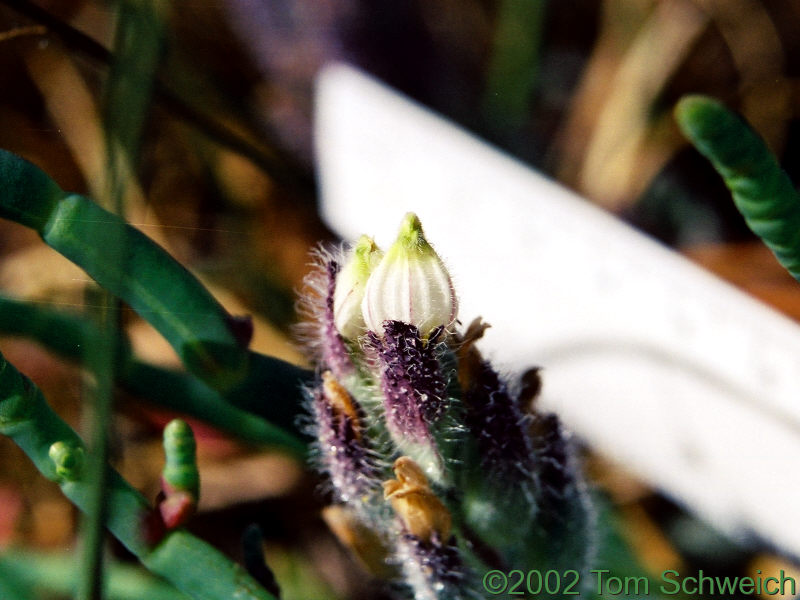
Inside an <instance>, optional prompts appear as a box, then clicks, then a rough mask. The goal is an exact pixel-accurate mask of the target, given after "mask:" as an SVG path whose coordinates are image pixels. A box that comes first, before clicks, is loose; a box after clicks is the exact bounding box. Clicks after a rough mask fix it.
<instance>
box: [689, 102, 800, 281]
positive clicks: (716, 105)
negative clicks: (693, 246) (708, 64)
mask: <svg viewBox="0 0 800 600" xmlns="http://www.w3.org/2000/svg"><path fill="white" fill-rule="evenodd" d="M675 116H676V119H677V121H678V125H679V126H680V128H681V131H683V133H684V135H685V136H686V137H687V138H689V140H690V141H691V142H692V144H693V145H694V146H695V148H697V150H698V151H699V152H700V153H701V154H702V155H703V156H705V157H706V158H708V160H710V161H711V164H712V165H714V168H715V169H716V170H717V172H718V173H719V174H720V175H721V176H722V178H723V179H724V180H725V185H727V186H728V189H729V190H730V191H731V194H732V195H733V201H734V203H735V204H736V207H737V208H738V209H739V212H741V213H742V215H743V216H744V218H745V220H746V221H747V225H748V226H749V227H750V229H752V230H753V232H754V233H755V234H756V235H758V236H759V237H760V238H761V239H762V240H763V241H764V243H765V244H766V245H767V246H769V248H770V250H772V252H773V253H774V254H775V256H776V258H777V259H778V261H779V262H780V263H781V265H783V266H784V267H785V268H786V269H787V270H788V271H789V273H791V274H792V276H793V277H794V278H795V279H797V280H798V281H800V195H798V193H797V190H795V188H794V186H793V185H792V182H791V180H790V179H789V176H788V175H787V174H786V172H784V171H783V170H782V169H781V168H780V165H779V164H778V161H777V160H776V158H775V157H774V156H773V155H772V153H771V152H770V151H769V149H768V148H767V146H766V144H765V143H764V141H763V140H762V139H761V138H760V137H759V136H758V134H756V133H755V132H754V131H753V130H752V129H751V128H750V127H749V126H748V125H747V123H745V122H744V121H743V120H742V119H741V118H739V117H738V116H737V115H735V114H734V113H732V112H731V111H729V110H728V109H727V108H725V106H724V105H722V104H721V103H720V102H718V101H716V100H714V99H712V98H708V97H706V96H686V97H684V98H683V99H681V101H680V102H679V103H678V105H677V106H676V108H675Z"/></svg>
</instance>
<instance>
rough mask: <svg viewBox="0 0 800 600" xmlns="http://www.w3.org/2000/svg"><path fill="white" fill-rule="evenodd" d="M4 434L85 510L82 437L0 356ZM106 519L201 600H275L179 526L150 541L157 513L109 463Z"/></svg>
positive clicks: (131, 546)
mask: <svg viewBox="0 0 800 600" xmlns="http://www.w3.org/2000/svg"><path fill="white" fill-rule="evenodd" d="M0 433H2V434H4V435H7V436H9V437H11V438H12V439H13V440H14V441H15V442H16V443H17V445H18V446H19V447H20V448H21V449H22V450H23V451H24V452H25V453H26V454H27V455H28V457H29V458H30V459H31V460H32V461H33V463H34V464H35V465H36V467H37V468H38V469H39V471H40V472H41V473H42V474H43V475H44V476H45V477H47V478H48V479H50V480H52V481H55V482H56V483H58V484H59V486H60V487H61V490H62V492H63V493H64V495H65V496H67V497H68V498H69V499H70V500H71V501H72V502H73V503H74V504H75V505H76V506H77V507H78V508H80V509H81V510H87V503H88V490H89V482H88V481H87V480H86V479H85V477H84V476H83V473H82V470H81V469H80V468H79V466H78V465H79V464H81V462H82V460H83V456H82V455H83V454H84V453H85V449H84V445H83V442H82V440H81V439H80V438H79V437H78V435H77V434H76V433H75V432H74V431H73V430H72V429H71V428H70V427H69V426H68V425H67V424H66V423H64V421H62V420H61V419H60V418H59V417H58V416H57V415H56V414H55V413H54V412H53V411H52V410H51V409H50V407H49V406H48V405H47V403H46V402H45V400H44V397H43V396H42V394H41V392H40V391H39V389H38V388H37V387H36V386H35V385H34V384H33V383H32V382H31V381H30V380H29V379H27V378H26V377H25V376H24V375H22V374H21V373H20V372H19V371H17V370H16V369H15V368H14V366H13V365H11V364H10V363H8V362H7V361H6V360H5V358H3V357H2V356H0ZM107 494H108V496H107V506H108V518H107V521H106V525H107V527H108V529H109V531H111V533H113V534H114V536H115V537H116V538H117V539H118V540H119V541H120V542H122V544H124V545H125V547H126V548H128V550H130V551H131V552H132V553H133V554H134V555H136V556H137V557H138V558H139V560H140V561H141V562H142V563H143V564H144V565H145V566H146V567H147V568H148V569H150V570H151V571H152V572H154V573H156V574H158V575H161V576H162V577H164V579H166V580H167V581H170V582H171V583H172V584H173V585H175V587H177V588H178V589H180V590H182V591H183V592H185V593H186V594H188V595H189V596H191V597H192V598H195V599H197V600H219V599H220V598H242V599H247V600H275V598H274V596H272V595H271V594H269V593H268V592H266V591H265V590H263V589H262V588H261V587H260V586H259V585H258V584H257V583H256V581H255V580H253V579H252V578H251V577H250V576H249V575H247V573H246V572H245V571H244V570H243V569H242V568H241V567H240V566H238V565H236V564H234V563H232V562H230V561H229V560H228V559H227V558H225V557H224V556H223V555H222V554H221V553H220V552H218V551H217V550H215V549H214V548H212V547H211V546H209V545H208V544H206V543H205V542H203V541H201V540H199V539H198V538H196V537H194V536H192V535H190V534H189V533H187V532H186V531H184V530H182V529H177V530H175V531H172V532H169V533H167V534H166V535H164V536H163V537H161V538H160V539H156V540H152V539H148V538H149V537H150V533H149V531H148V530H149V529H152V526H150V527H149V526H148V525H149V524H152V522H153V519H154V518H155V517H154V513H153V511H152V508H151V507H150V505H149V504H148V502H147V501H146V500H145V499H144V497H143V496H142V495H141V494H139V493H138V492H137V491H136V490H134V489H133V488H132V487H131V486H130V485H129V484H128V483H127V482H126V481H125V480H124V479H122V477H121V476H120V475H119V473H117V472H116V471H114V470H112V469H110V468H109V474H108V485H107Z"/></svg>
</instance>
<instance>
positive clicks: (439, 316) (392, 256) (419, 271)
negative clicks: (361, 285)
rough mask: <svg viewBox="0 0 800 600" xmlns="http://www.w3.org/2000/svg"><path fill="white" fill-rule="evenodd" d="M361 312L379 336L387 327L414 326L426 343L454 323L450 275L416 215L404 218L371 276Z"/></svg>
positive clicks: (453, 300) (371, 329)
mask: <svg viewBox="0 0 800 600" xmlns="http://www.w3.org/2000/svg"><path fill="white" fill-rule="evenodd" d="M361 309H362V313H363V316H364V322H365V323H366V326H367V329H369V330H370V331H373V332H375V333H377V334H379V335H383V323H384V322H385V321H402V322H404V323H410V324H412V325H414V326H416V328H417V329H418V330H419V332H420V335H421V336H422V337H423V338H427V336H428V334H430V332H431V330H433V329H434V328H436V327H439V326H441V325H444V326H448V325H450V324H451V323H453V321H455V318H456V312H457V309H458V303H457V301H456V295H455V291H454V290H453V283H452V281H451V280H450V275H449V274H448V273H447V269H445V266H444V264H443V263H442V260H441V259H440V258H439V255H438V254H436V252H435V251H434V249H433V248H432V247H431V245H430V244H429V243H428V241H427V240H426V239H425V236H424V234H423V232H422V225H420V222H419V219H418V218H417V216H416V215H415V214H414V213H408V214H407V215H406V216H405V218H404V219H403V224H402V225H401V227H400V233H399V234H398V236H397V240H396V241H395V243H394V244H393V245H392V247H391V248H389V250H388V251H387V252H386V256H384V258H383V260H382V261H381V262H380V264H379V265H378V266H377V267H376V268H375V270H374V271H373V272H372V275H370V277H369V281H367V285H366V290H365V292H364V300H363V302H362V304H361Z"/></svg>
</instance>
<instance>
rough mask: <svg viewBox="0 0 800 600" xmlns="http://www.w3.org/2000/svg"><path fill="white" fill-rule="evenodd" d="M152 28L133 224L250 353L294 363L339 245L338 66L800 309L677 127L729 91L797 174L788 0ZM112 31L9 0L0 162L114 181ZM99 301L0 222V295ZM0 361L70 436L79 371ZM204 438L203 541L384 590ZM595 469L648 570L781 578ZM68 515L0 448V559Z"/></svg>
mask: <svg viewBox="0 0 800 600" xmlns="http://www.w3.org/2000/svg"><path fill="white" fill-rule="evenodd" d="M165 18H166V40H165V45H164V52H165V54H164V56H163V60H162V65H161V68H160V70H159V74H158V80H157V85H156V90H155V93H154V96H153V102H152V106H151V110H150V112H149V116H148V119H147V122H146V124H145V135H144V138H143V140H142V142H141V150H140V156H139V158H138V162H137V163H136V164H134V165H131V166H130V171H131V173H132V180H131V181H132V184H131V185H129V189H128V193H127V196H126V199H125V200H126V201H125V210H126V217H127V218H128V220H129V221H130V222H132V223H134V224H136V225H137V226H138V227H139V228H141V229H142V230H143V231H144V232H145V233H147V234H148V235H149V236H151V237H153V238H154V239H156V240H157V241H158V242H159V243H160V244H162V245H163V246H165V247H166V248H167V249H168V250H169V251H170V252H171V253H172V254H173V255H174V256H176V257H177V258H178V260H180V261H181V262H182V263H183V264H185V265H187V266H189V267H190V268H191V269H192V270H193V271H194V272H195V273H197V274H199V275H200V277H201V278H202V279H203V280H204V282H205V283H207V284H208V285H210V286H211V288H212V290H213V291H214V293H215V294H216V295H217V296H218V297H219V298H220V299H221V300H222V301H223V303H224V304H225V305H226V306H227V307H228V308H229V310H230V311H231V312H232V313H235V314H241V313H245V312H248V313H252V314H253V315H254V318H255V325H256V327H255V339H254V344H253V346H254V347H255V348H256V349H257V350H259V351H262V352H265V353H268V354H272V355H275V356H279V357H282V358H286V359H288V360H291V361H294V362H297V363H300V364H302V363H303V361H304V358H303V356H302V353H301V352H299V351H298V350H297V348H296V347H295V346H294V344H293V343H292V339H291V335H290V327H291V325H292V323H293V322H294V320H295V314H294V298H293V296H294V290H296V289H297V288H299V286H300V283H301V281H302V278H303V276H304V275H305V273H306V271H307V268H308V266H307V263H308V251H309V250H310V248H312V247H313V246H314V244H316V243H317V242H318V241H320V240H326V241H332V240H335V236H334V235H333V233H332V232H331V231H330V230H328V229H327V227H326V226H325V224H324V223H323V222H322V221H321V219H320V217H319V216H318V213H317V209H316V206H317V195H316V194H317V192H316V186H315V173H314V157H313V140H312V120H311V114H312V103H313V85H314V77H315V74H316V73H317V71H318V70H319V68H320V67H321V66H322V65H324V64H325V63H326V62H328V61H332V60H345V61H348V62H351V63H353V64H356V65H359V66H360V67H362V68H363V69H365V70H367V71H368V72H370V73H373V74H374V75H376V76H378V77H379V78H381V79H383V80H384V81H386V82H387V83H388V84H390V85H392V86H394V87H396V88H397V89H399V90H401V91H402V92H404V93H406V94H407V95H409V96H411V97H412V98H414V99H416V100H418V101H419V102H421V103H423V104H425V105H427V106H429V107H431V108H433V109H434V110H436V111H438V112H440V113H442V114H444V115H445V116H447V117H449V118H451V119H453V120H454V121H456V122H457V123H460V124H461V125H463V126H464V127H466V128H468V129H470V130H471V131H473V132H476V133H477V134H478V135H480V136H482V137H483V138H485V139H487V140H489V141H490V142H492V143H494V144H496V145H497V146H499V147H500V148H502V149H504V150H506V151H507V152H509V153H511V154H512V155H515V156H517V157H519V158H520V159H521V160H523V161H525V162H526V163H528V164H530V165H531V166H533V167H535V168H537V169H539V170H541V171H543V172H545V173H547V174H548V175H550V176H552V177H553V178H555V179H557V180H559V181H561V182H562V183H563V184H565V185H567V186H569V187H570V188H572V189H574V190H576V191H578V192H579V193H580V194H581V195H583V196H585V197H586V198H587V201H591V202H594V203H596V204H598V205H600V206H602V207H604V208H606V209H608V210H609V211H613V212H614V213H616V214H618V215H619V217H620V218H622V219H625V220H627V221H628V222H630V223H631V224H633V225H635V226H636V227H639V228H641V229H643V230H644V231H646V232H648V233H650V234H652V235H654V236H655V237H657V238H658V239H660V240H662V241H663V242H665V243H667V244H669V245H672V246H674V247H676V248H678V249H679V250H681V251H683V252H685V253H687V254H688V255H689V256H691V257H692V258H694V259H695V260H697V261H699V262H701V263H702V264H705V265H706V266H708V267H709V268H711V269H713V270H715V271H717V272H718V273H720V274H721V275H722V276H723V277H726V278H728V279H730V280H732V281H734V282H735V283H736V284H737V285H739V286H741V287H743V288H745V289H747V290H748V291H750V292H751V293H754V294H755V295H757V296H759V297H761V298H763V299H765V300H767V301H768V302H771V303H772V304H774V305H775V306H777V307H778V308H780V309H781V310H783V311H784V312H786V313H787V314H789V315H791V316H793V317H795V318H800V296H799V295H798V291H797V289H796V287H795V285H794V282H793V281H792V279H791V277H790V276H788V275H786V274H785V273H784V272H783V270H782V269H781V268H780V267H778V266H777V264H776V263H775V262H774V259H773V258H772V257H771V255H770V254H769V252H768V251H767V250H765V249H764V248H763V247H762V246H761V244H760V243H754V242H753V240H752V238H751V235H750V234H749V232H748V230H747V229H746V227H745V226H744V224H743V222H742V220H741V218H740V217H739V215H738V213H737V212H736V211H735V209H734V208H733V204H732V203H731V201H730V197H729V195H728V192H727V191H726V190H725V188H724V186H723V184H722V183H721V181H720V180H719V178H718V176H717V175H716V174H715V173H714V172H713V170H712V168H711V167H710V165H709V164H708V163H707V162H706V161H705V160H704V159H702V158H701V157H700V156H699V155H698V154H697V153H696V152H695V151H693V150H691V149H690V148H689V147H688V146H687V144H686V142H685V141H684V140H683V138H682V137H681V136H680V134H679V132H678V130H677V127H676V126H675V124H674V121H673V119H672V114H671V111H672V107H673V105H674V103H675V102H676V100H677V99H678V98H679V97H680V96H681V95H683V94H685V93H689V92H699V93H705V94H709V95H711V96H714V97H716V98H719V99H720V100H722V101H724V102H725V103H727V104H728V105H729V106H730V107H732V108H734V109H736V110H738V111H740V112H741V113H742V114H743V115H744V116H745V117H746V118H747V119H748V120H749V121H750V122H751V123H752V124H753V125H754V127H755V128H756V129H757V130H758V131H759V133H760V134H761V135H762V136H763V137H764V139H765V140H766V142H767V143H768V145H769V146H770V148H771V149H772V150H773V151H774V152H775V153H776V154H777V156H779V157H781V159H782V161H783V164H784V167H785V168H786V170H787V171H788V172H789V174H790V176H792V178H793V179H795V181H796V178H797V177H798V174H800V161H799V160H798V158H800V127H798V125H799V124H800V112H799V111H800V109H798V107H800V102H799V100H800V79H798V77H800V4H799V3H798V2H797V1H796V0H560V1H550V2H547V1H544V0H542V1H539V0H392V1H377V2H374V1H367V0H205V1H203V2H174V3H171V5H170V6H169V8H168V9H167V11H166V17H165ZM114 26H115V6H114V4H113V3H110V2H102V1H100V0H36V1H33V0H30V1H29V0H0V147H2V148H5V149H7V150H10V151H12V152H15V153H18V154H20V155H22V156H24V157H25V158H27V159H29V160H31V161H32V162H34V163H36V164H37V165H39V166H40V167H41V168H43V169H44V170H45V171H46V172H48V173H49V174H51V175H52V176H53V177H54V179H55V180H56V181H57V182H58V183H59V185H60V186H61V187H62V188H64V189H67V190H71V191H77V192H81V193H86V194H87V195H90V196H92V197H96V198H97V197H101V196H102V195H103V193H104V191H103V190H104V189H105V185H106V182H105V181H104V177H105V171H104V161H105V157H106V149H105V141H104V137H103V131H102V123H103V120H102V106H103V89H104V87H103V86H104V84H105V81H106V77H107V74H108V72H109V64H110V63H111V61H113V55H112V53H111V49H112V48H113V35H114ZM364 169H369V165H368V164H366V165H364ZM0 185H2V183H0ZM375 201H376V202H380V199H379V198H376V199H375ZM87 285H88V282H87V277H86V276H85V275H84V274H83V273H82V272H81V271H80V270H79V269H78V268H77V267H74V266H73V265H71V264H70V263H69V262H67V261H66V259H63V258H62V257H60V256H59V255H57V254H56V253H55V252H54V251H52V250H50V249H49V248H46V247H45V246H44V245H43V244H42V242H41V241H40V240H39V238H38V237H37V236H36V234H35V233H34V232H32V231H30V230H27V229H24V228H22V227H20V226H17V225H14V224H12V223H9V222H5V221H3V222H0V289H2V290H3V292H4V293H7V294H13V295H15V296H17V297H21V298H25V299H28V300H32V301H35V302H42V303H46V304H49V305H56V306H63V307H74V308H76V309H80V308H81V307H82V306H83V305H84V304H85V303H86V298H87V296H86V292H85V289H86V287H87ZM126 328H127V329H128V331H129V333H130V335H131V337H132V339H133V342H134V345H135V348H136V351H137V352H138V353H139V354H140V355H142V356H143V357H145V358H146V359H148V360H151V361H153V362H158V363H161V364H166V365H171V366H177V365H178V361H177V358H176V357H175V356H174V354H173V353H172V350H171V349H170V347H169V346H168V345H167V344H166V343H165V342H164V341H163V340H162V339H161V338H160V337H159V336H158V335H157V334H155V332H153V331H152V330H151V329H150V328H149V327H148V326H146V325H145V324H144V323H142V322H141V321H140V320H139V319H137V318H135V317H134V316H132V315H130V314H126ZM0 344H1V345H2V351H3V353H4V354H5V355H6V356H7V357H8V358H9V360H10V361H11V362H13V363H15V364H16V365H17V366H18V367H19V368H20V369H21V370H22V371H23V372H25V373H26V374H28V375H29V376H30V377H31V378H32V379H33V380H34V381H36V382H37V384H38V385H39V386H40V387H41V388H42V389H43V391H44V393H45V395H46V396H47V397H48V399H49V400H50V401H51V403H52V404H53V405H54V406H55V407H56V409H57V410H58V412H59V413H60V414H61V415H62V416H64V417H65V418H66V419H68V420H69V421H70V422H71V423H72V424H73V425H74V426H76V427H80V426H81V404H82V392H81V390H82V386H81V381H82V379H81V378H82V374H81V371H80V369H78V368H77V367H74V366H70V365H66V364H64V363H63V362H61V361H59V360H57V359H55V358H54V357H53V356H52V355H50V354H48V353H47V352H46V351H44V350H42V349H41V348H39V347H37V346H36V345H35V344H33V343H32V342H29V341H26V340H22V339H17V338H3V339H2V340H1V341H0ZM264 401H265V402H269V401H270V399H269V398H265V399H264ZM117 408H118V414H117V417H116V419H115V421H114V423H113V425H112V427H113V435H112V440H113V447H112V454H113V456H114V457H115V462H116V464H117V465H118V466H119V468H120V469H121V470H122V472H123V474H124V475H125V477H126V478H127V479H128V480H129V481H131V482H132V483H133V484H134V485H136V486H137V487H138V488H139V489H141V490H143V491H144V492H145V494H147V495H148V496H149V497H154V496H155V494H156V493H157V491H158V473H159V470H160V468H161V461H162V456H161V447H160V428H161V427H162V426H163V425H164V424H165V423H166V422H167V420H168V419H169V418H170V417H171V416H172V415H170V414H167V413H165V412H164V411H163V410H160V409H156V408H154V407H150V406H148V405H146V404H143V403H141V402H139V401H137V399H133V398H125V397H120V398H119V399H118V402H117ZM196 431H197V433H198V438H199V452H200V467H201V474H202V485H203V489H202V495H201V505H200V514H199V515H198V517H196V519H195V520H194V522H193V523H192V525H191V527H190V528H191V529H192V530H193V531H195V532H197V533H198V534H199V535H201V536H203V537H206V538H207V539H209V540H211V541H212V542H213V543H214V544H215V545H216V546H217V547H220V548H222V549H223V550H225V551H226V552H227V553H229V554H230V555H231V556H234V557H237V558H240V556H241V535H242V532H243V531H244V529H245V527H246V526H247V525H248V524H250V523H253V522H256V523H259V524H260V525H261V527H262V529H263V530H264V532H265V538H266V546H267V558H268V561H269V562H270V565H271V566H272V567H273V568H274V570H275V571H276V574H277V576H278V579H279V581H280V582H281V583H282V584H283V585H284V589H285V598H287V599H288V598H363V599H367V598H370V599H377V598H381V597H383V596H384V595H385V591H384V590H382V589H381V587H380V586H378V585H371V584H366V583H365V578H364V576H363V572H362V571H361V567H360V565H358V564H356V563H355V562H354V561H353V560H352V559H351V558H350V557H349V556H348V555H347V553H346V552H344V550H343V549H342V547H341V546H340V545H339V544H338V542H337V541H336V540H335V539H334V537H333V536H332V535H331V534H330V533H328V530H327V528H326V526H325V525H324V523H323V522H322V519H321V517H320V516H319V511H320V507H321V506H322V505H323V504H324V502H323V500H324V499H323V498H322V495H321V493H319V492H317V491H315V490H316V481H315V479H314V478H313V476H311V475H309V474H308V473H306V472H304V470H303V468H302V465H298V464H296V463H294V462H293V461H292V460H291V459H288V458H285V457H283V456H281V455H278V454H275V453H270V452H266V451H264V450H262V449H256V448H252V447H245V446H243V445H240V444H239V443H237V442H235V441H234V440H231V439H229V438H227V437H226V436H224V435H222V434H220V433H218V432H216V431H214V430H212V429H210V428H208V427H203V426H200V425H198V426H197V428H196ZM587 467H588V468H589V471H590V474H591V475H592V477H593V480H594V482H595V485H596V486H597V487H598V489H599V490H601V492H602V493H603V494H605V495H606V496H607V497H608V498H609V499H611V500H612V502H613V505H614V507H615V510H614V514H615V515H616V516H614V517H613V518H614V519H619V520H620V522H621V523H623V526H622V530H623V532H624V535H625V538H626V539H627V541H628V542H629V543H630V544H631V545H632V547H633V549H634V551H635V552H636V554H637V556H638V557H639V559H640V561H641V562H642V563H643V564H644V565H645V566H646V567H648V568H650V569H652V570H653V571H654V572H655V573H659V572H660V571H661V570H663V569H664V568H668V567H672V568H679V569H680V567H681V566H684V567H691V568H692V569H696V568H704V569H706V571H707V572H711V573H713V572H716V573H722V574H740V573H743V572H744V571H745V570H750V571H752V570H753V569H755V568H761V569H764V570H766V569H773V570H777V569H778V568H787V569H790V568H793V567H791V564H790V563H789V562H787V561H786V559H785V558H781V557H778V556H777V555H775V554H774V553H773V552H772V551H771V550H770V549H769V548H768V547H767V546H766V545H764V544H754V545H752V546H748V547H742V546H735V545H733V544H731V543H730V542H728V541H727V540H724V539H723V538H721V537H719V536H718V535H716V534H714V533H713V532H712V531H710V530H708V529H706V528H704V527H703V526H702V525H701V524H699V523H698V522H697V521H695V520H693V519H692V518H691V517H689V516H688V515H687V514H686V513H685V512H683V511H682V510H681V509H680V508H679V507H678V505H677V504H675V503H674V502H673V501H671V500H669V499H667V498H665V497H663V496H661V495H660V494H658V493H657V492H655V491H653V490H650V489H648V488H647V487H645V486H644V485H642V484H641V483H640V482H637V481H635V480H634V479H632V478H630V477H628V476H627V475H626V474H625V473H624V471H623V470H622V469H621V468H620V467H619V466H617V465H608V464H606V463H605V462H604V461H603V460H602V459H600V458H599V457H596V456H594V455H592V454H591V452H587ZM76 522H77V521H76V514H75V511H74V509H73V508H72V507H71V505H70V504H69V503H68V502H67V501H66V500H65V499H63V498H62V496H61V494H60V492H59V491H58V489H57V487H56V486H55V485H54V484H51V483H49V482H47V481H45V480H44V479H43V478H41V477H40V476H39V475H38V473H36V471H35V469H34V468H33V467H32V466H31V465H30V464H29V463H28V461H27V460H26V459H25V458H24V456H23V455H22V454H21V452H20V451H18V450H17V449H16V447H15V446H14V445H13V444H12V443H11V442H10V441H8V440H6V439H0V546H1V547H9V546H11V545H13V546H14V547H25V548H28V549H31V550H35V551H37V552H45V551H47V552H50V551H66V550H68V549H69V548H72V547H73V546H74V544H75V526H76ZM113 551H114V552H115V554H117V556H118V557H119V558H120V559H123V560H124V559H125V556H124V553H123V551H122V550H121V549H120V548H118V547H113ZM37 556H38V555H37ZM3 560H4V559H2V558H0V563H2V561H3ZM27 564H29V565H33V564H35V563H34V562H29V563H27ZM777 565H780V566H777ZM39 572H40V574H42V573H45V572H47V571H46V569H45V568H44V567H41V566H40V567H39ZM54 577H55V576H54Z"/></svg>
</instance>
